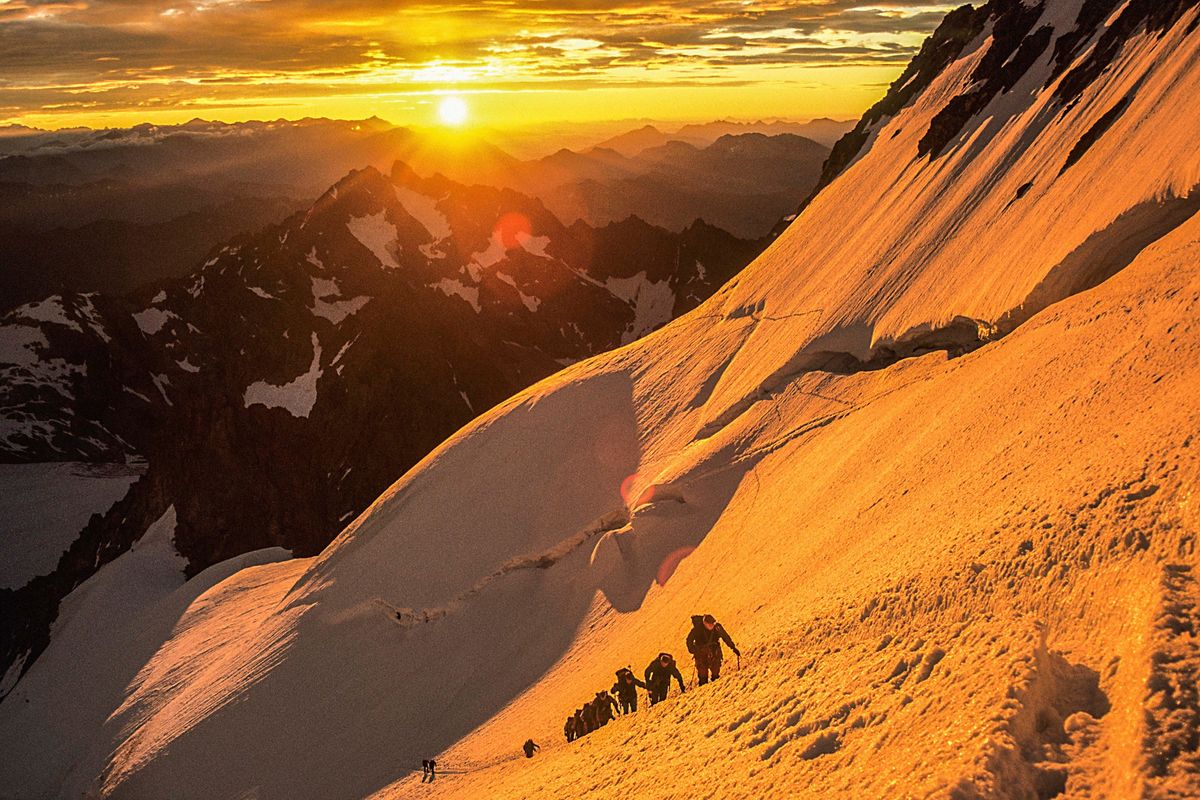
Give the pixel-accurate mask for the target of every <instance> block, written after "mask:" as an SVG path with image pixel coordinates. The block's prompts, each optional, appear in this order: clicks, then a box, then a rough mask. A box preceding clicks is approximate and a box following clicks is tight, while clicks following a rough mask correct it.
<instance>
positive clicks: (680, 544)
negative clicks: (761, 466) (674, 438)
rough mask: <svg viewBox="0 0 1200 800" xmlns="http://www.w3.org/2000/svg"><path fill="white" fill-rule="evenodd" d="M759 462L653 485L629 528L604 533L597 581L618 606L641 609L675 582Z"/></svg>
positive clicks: (595, 558) (596, 558)
mask: <svg viewBox="0 0 1200 800" xmlns="http://www.w3.org/2000/svg"><path fill="white" fill-rule="evenodd" d="M714 461H715V460H714ZM755 461H756V459H745V460H742V461H740V462H739V461H735V460H733V459H732V458H730V459H729V461H728V462H727V466H725V467H722V468H718V469H714V470H711V471H707V472H706V471H704V470H703V469H702V468H700V469H694V470H693V471H692V472H691V473H690V474H688V475H685V476H683V477H682V478H679V479H677V480H674V481H671V482H670V483H666V484H660V485H656V486H653V487H651V488H650V489H649V490H647V493H646V494H647V495H648V496H649V500H648V501H647V502H644V503H642V504H640V505H638V506H637V507H635V508H634V510H633V513H632V514H631V515H630V518H629V521H628V523H627V524H625V525H624V526H622V527H620V528H619V529H616V530H610V531H606V532H604V533H603V534H602V536H601V537H600V538H599V540H598V541H597V542H596V545H595V547H594V548H593V550H592V554H591V559H590V564H591V568H592V578H593V580H594V581H595V582H596V583H595V585H596V586H597V587H598V588H599V589H600V590H601V591H603V592H604V596H605V598H606V599H607V600H608V602H609V603H610V604H611V605H612V607H613V608H615V609H616V610H617V611H620V612H623V613H624V612H630V611H637V610H638V609H639V608H641V606H642V602H643V601H644V600H645V598H646V594H647V592H649V591H650V588H651V586H653V585H654V584H655V583H656V582H657V583H658V584H660V585H664V584H666V583H667V582H668V581H669V580H670V578H671V575H672V573H673V572H674V571H675V569H676V567H678V566H679V563H680V562H681V561H682V560H683V559H684V558H686V557H687V556H688V555H690V554H691V552H692V551H693V550H695V549H696V548H697V547H699V546H700V544H701V542H703V541H704V539H705V537H706V536H708V533H709V531H710V530H712V528H713V526H714V525H716V523H717V521H718V520H719V519H720V518H721V515H722V513H724V511H725V508H726V506H728V505H729V502H730V501H731V500H732V499H733V496H734V495H735V494H736V493H737V490H738V487H739V486H740V485H741V483H742V480H743V478H745V476H746V473H747V472H748V471H749V470H750V469H751V468H752V467H753V465H754V463H755ZM716 463H721V462H720V461H716Z"/></svg>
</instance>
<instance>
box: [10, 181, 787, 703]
mask: <svg viewBox="0 0 1200 800" xmlns="http://www.w3.org/2000/svg"><path fill="white" fill-rule="evenodd" d="M763 246H765V241H758V242H748V241H743V240H739V239H736V238H734V237H732V236H731V235H729V234H727V233H725V232H723V231H721V230H719V229H716V228H713V227H711V226H708V225H706V224H704V223H702V222H697V223H695V224H693V225H691V226H689V227H688V228H687V229H686V230H685V231H683V232H682V233H672V232H669V231H665V230H662V229H659V228H655V227H653V226H650V225H648V224H646V223H644V222H641V221H640V220H637V219H634V218H630V219H628V220H625V221H624V222H621V223H617V224H613V225H609V226H606V227H604V228H600V229H593V228H590V227H588V226H587V225H583V224H578V225H573V226H571V227H566V226H564V225H562V224H561V223H560V222H559V221H558V220H557V219H556V218H554V217H553V215H551V214H550V213H548V212H547V211H546V209H545V208H544V207H543V206H542V205H541V204H540V203H539V202H538V201H536V200H533V199H531V198H528V197H525V196H523V195H520V194H517V193H515V192H512V191H507V190H498V189H489V188H486V187H480V186H473V187H468V186H463V185H460V184H456V183H454V182H452V181H449V180H447V179H445V178H441V177H434V178H430V179H422V178H420V177H418V176H417V175H416V174H415V173H413V172H412V171H411V170H409V169H407V168H405V167H404V166H403V165H397V166H396V168H395V169H394V170H393V173H392V174H391V175H390V176H385V175H383V174H381V173H379V172H378V171H376V170H374V169H367V170H361V171H358V172H355V173H352V174H351V175H349V176H347V177H346V178H345V179H344V180H342V181H340V182H338V183H337V184H336V185H335V186H334V187H332V188H331V189H330V190H329V191H328V192H327V193H325V194H324V195H323V196H322V197H321V198H320V199H319V200H318V201H317V202H316V203H315V204H314V205H313V206H312V207H311V208H309V209H307V210H306V211H305V212H302V213H299V214H297V215H295V216H294V217H292V218H290V219H289V220H288V221H287V222H285V223H283V224H281V225H279V226H275V227H272V228H269V229H267V230H265V231H263V232H261V233H259V234H257V235H253V236H244V237H240V238H238V239H236V240H234V241H233V242H230V243H229V244H228V245H226V246H224V247H221V248H219V249H217V250H215V251H214V252H213V253H212V254H211V257H210V258H208V259H207V261H206V262H205V263H204V264H203V265H202V266H200V267H199V268H198V269H196V270H195V271H194V272H193V273H192V274H190V275H188V276H187V277H185V278H183V279H179V280H169V281H164V282H162V283H161V284H157V285H152V286H149V287H146V288H144V289H143V290H140V291H138V292H135V293H134V294H132V295H130V296H106V295H90V294H89V295H77V294H67V295H56V296H53V297H50V298H47V299H45V300H42V301H39V302H37V303H30V304H27V305H23V306H20V307H18V308H15V309H13V310H12V311H10V312H9V313H7V314H5V315H3V316H0V379H2V380H0V460H14V461H18V462H54V461H58V460H71V461H76V460H83V461H109V462H117V463H120V464H123V463H124V462H125V460H127V459H129V458H132V457H134V456H145V457H146V458H147V459H148V461H149V469H148V471H147V472H146V475H145V476H144V477H143V478H142V479H141V480H139V481H138V482H137V483H136V484H135V485H134V486H133V487H132V488H131V490H130V492H129V494H128V496H127V497H125V498H124V499H123V500H122V502H121V503H120V504H119V505H117V506H114V507H113V508H111V509H108V507H107V506H105V507H103V508H98V509H91V510H89V511H88V512H87V513H84V514H82V516H81V517H80V516H78V515H77V516H76V517H74V518H73V519H74V520H75V523H74V530H63V531H61V532H60V533H58V534H55V535H54V536H53V537H51V538H52V541H50V540H49V539H48V540H47V545H46V551H45V553H44V557H41V558H39V559H36V566H32V567H30V568H28V569H27V568H26V566H24V564H23V563H20V562H17V561H14V562H13V563H12V569H13V571H14V578H13V579H12V580H13V583H12V585H11V587H10V588H11V589H12V590H13V591H12V592H3V593H0V672H7V671H8V668H9V666H10V665H12V664H19V665H23V668H28V666H29V665H30V664H31V663H32V662H33V660H34V659H35V658H36V656H37V654H38V653H39V652H40V651H41V650H42V649H43V648H44V647H45V646H46V644H47V642H48V636H47V634H48V631H49V626H50V624H51V623H52V622H53V620H54V617H55V611H56V608H57V605H58V603H59V601H61V600H62V599H63V598H64V597H66V595H67V594H68V593H70V592H71V591H72V590H74V589H75V588H76V587H77V586H79V585H80V583H82V582H83V581H85V580H87V579H88V578H89V577H91V575H92V574H93V573H94V572H95V571H96V570H97V569H99V568H100V567H101V566H103V565H104V564H106V563H108V562H109V561H111V560H113V559H114V558H116V557H117V556H119V555H120V554H121V553H123V552H124V551H125V550H126V549H127V548H128V547H129V546H130V544H131V543H132V542H133V541H134V540H136V538H137V537H138V536H140V535H141V534H142V532H143V531H144V530H145V529H146V527H147V526H148V525H149V524H150V523H151V522H153V521H154V520H155V519H157V518H159V517H160V516H161V515H162V514H163V513H164V511H165V510H166V508H167V507H168V506H173V507H174V508H175V509H176V518H177V526H176V538H175V542H176V545H177V547H178V550H179V552H180V554H181V555H183V556H184V557H185V558H186V559H187V560H188V565H189V566H188V573H189V574H195V573H197V572H199V571H200V570H203V569H205V568H207V567H209V566H212V565H213V564H216V563H219V562H222V561H225V560H227V559H229V558H232V557H234V556H237V555H239V554H242V553H245V552H249V551H252V550H257V549H261V548H265V547H284V548H286V549H289V550H295V551H297V552H298V553H299V554H301V555H312V554H315V553H318V552H320V550H321V549H322V548H323V547H324V546H325V545H326V544H328V543H329V541H330V540H332V538H333V537H334V536H335V535H336V534H337V532H338V531H339V530H341V528H342V527H344V526H345V524H346V523H347V522H348V521H349V520H350V519H352V518H353V517H354V516H356V515H357V514H358V513H359V512H360V511H361V510H362V509H363V508H365V507H366V506H367V505H368V504H369V503H370V502H371V501H372V500H373V499H374V498H375V497H377V496H378V494H379V493H380V492H381V491H383V490H384V489H385V488H387V486H388V485H389V484H391V483H392V482H393V481H394V480H395V478H396V476H397V475H398V474H401V473H403V472H404V471H405V470H406V469H407V468H408V467H410V466H412V465H413V464H414V463H416V462H417V461H418V460H420V458H422V457H423V456H424V455H425V454H427V453H428V452H429V451H430V450H431V449H433V448H434V447H435V446H437V445H438V444H439V443H440V442H441V441H442V440H443V439H445V437H446V436H448V435H449V434H451V433H453V432H454V431H455V430H457V429H458V428H459V427H461V426H462V425H463V424H465V423H466V422H468V421H469V420H470V419H471V418H472V417H474V416H475V415H476V414H478V413H479V412H481V411H483V410H485V409H487V408H490V407H491V406H493V405H495V404H496V403H498V402H500V401H502V400H504V399H505V398H507V397H509V396H511V395H512V394H513V393H514V392H516V391H518V390H520V389H522V388H524V387H526V386H528V385H530V384H531V383H534V382H535V381H537V380H538V379H540V378H543V377H545V376H547V375H549V374H551V373H552V372H554V371H556V370H558V369H560V368H561V367H562V366H563V365H564V364H567V363H571V362H574V361H578V360H580V359H582V358H585V357H587V356H590V355H594V354H595V353H598V352H602V351H604V350H608V349H610V348H612V347H615V346H618V345H619V344H621V343H624V342H628V341H631V340H633V339H634V338H637V337H639V336H642V335H644V334H646V333H648V332H649V331H651V330H653V329H655V328H657V327H659V326H661V325H662V324H664V323H665V322H667V321H668V320H670V319H671V318H673V317H674V316H677V315H679V314H681V313H683V312H685V311H687V310H690V309H691V308H694V307H695V306H696V305H697V304H698V303H699V302H700V301H701V300H703V299H705V298H707V297H708V296H710V295H711V294H712V292H713V291H715V290H716V289H717V288H718V287H719V286H720V285H721V284H722V283H723V282H724V281H725V280H727V279H728V278H729V277H730V276H731V275H732V274H734V273H735V272H736V271H737V270H738V269H740V268H741V267H743V266H745V264H746V263H748V262H749V261H750V260H751V259H752V258H753V256H754V255H755V254H757V253H758V252H760V251H761V250H762V248H763ZM701 255H703V261H701V260H700V256H701ZM181 453H186V457H183V458H181V457H180V454H181ZM14 469H15V468H14ZM39 469H40V470H42V471H53V468H52V467H49V466H43V467H35V466H28V467H26V470H25V471H26V472H30V471H32V472H37V471H38V470H39ZM15 488H16V487H14V490H15ZM44 494H45V498H46V500H48V501H49V500H50V498H51V496H52V495H51V492H50V488H49V487H47V489H46V490H45V492H44ZM109 505H110V506H111V505H112V502H111V501H110V503H109ZM106 509H107V510H106ZM91 511H97V512H99V513H100V514H101V516H100V517H99V518H96V519H90V514H91ZM35 513H36V512H35ZM21 530H23V524H22V525H18V524H16V523H15V520H14V530H13V532H12V533H11V534H10V535H8V536H6V538H8V539H16V538H17V537H20V539H21V540H22V542H23V541H25V540H26V539H28V538H29V537H28V536H26V535H25V534H23V533H21ZM21 546H22V547H23V546H24V545H23V544H22V545H21ZM64 550H65V551H66V552H64ZM31 555H32V553H31ZM31 570H32V571H31ZM17 573H19V574H17ZM9 686H11V681H10V682H8V683H6V684H5V689H7V688H8V687H9ZM0 695H2V693H0Z"/></svg>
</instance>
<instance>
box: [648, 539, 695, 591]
mask: <svg viewBox="0 0 1200 800" xmlns="http://www.w3.org/2000/svg"><path fill="white" fill-rule="evenodd" d="M695 550H696V548H694V547H681V548H679V549H678V550H675V551H672V552H670V553H668V554H667V557H666V558H664V559H663V560H662V563H661V564H659V565H658V574H657V575H656V576H655V578H656V579H657V580H658V585H659V586H666V585H667V581H669V580H671V576H672V575H674V574H675V568H676V567H678V566H679V562H680V561H683V560H684V559H685V558H687V557H688V556H690V555H691V554H692V553H693V552H695Z"/></svg>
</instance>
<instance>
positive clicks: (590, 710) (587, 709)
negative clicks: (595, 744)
mask: <svg viewBox="0 0 1200 800" xmlns="http://www.w3.org/2000/svg"><path fill="white" fill-rule="evenodd" d="M598 710H599V709H598V708H596V703H595V702H588V703H584V704H583V726H584V733H591V732H592V731H594V730H596V728H598V727H600V726H599V725H597V724H596V712H597V711H598Z"/></svg>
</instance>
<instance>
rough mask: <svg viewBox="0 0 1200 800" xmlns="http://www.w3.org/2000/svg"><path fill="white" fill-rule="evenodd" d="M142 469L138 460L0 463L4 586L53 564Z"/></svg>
mask: <svg viewBox="0 0 1200 800" xmlns="http://www.w3.org/2000/svg"><path fill="white" fill-rule="evenodd" d="M142 471H143V467H141V466H137V465H130V466H125V465H116V464H100V465H93V464H82V463H69V462H63V463H50V464H0V519H3V520H4V527H3V531H4V534H3V536H4V538H3V540H2V541H0V546H2V547H3V551H2V555H0V589H17V588H20V587H21V586H24V585H25V584H26V583H27V582H28V581H29V580H30V579H32V578H34V577H36V576H38V575H45V574H47V573H49V572H50V571H51V570H52V569H54V565H55V564H56V563H58V559H59V556H61V555H62V554H63V551H64V550H66V549H67V548H68V547H70V545H71V542H72V541H74V539H75V536H76V535H77V534H78V533H79V531H80V530H82V529H83V527H84V526H85V525H86V524H87V522H88V519H90V518H91V516H92V515H93V514H103V513H104V512H106V511H108V509H109V508H111V507H112V504H113V503H115V502H116V501H118V500H120V499H121V498H122V497H124V496H125V492H126V491H127V490H128V489H129V486H130V484H132V483H133V482H134V481H135V480H137V478H138V475H140V474H141V472H142Z"/></svg>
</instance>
